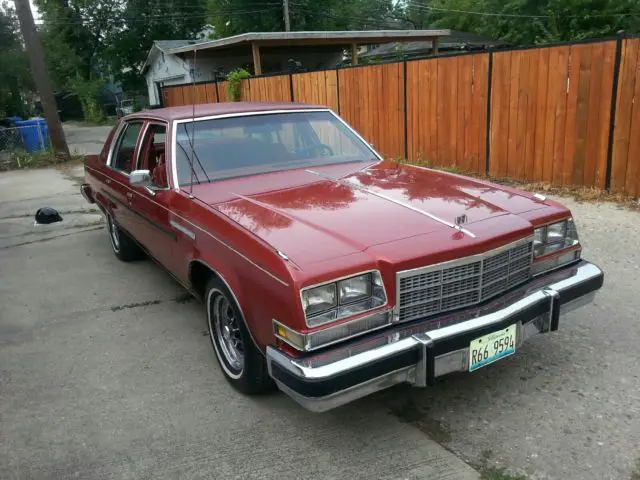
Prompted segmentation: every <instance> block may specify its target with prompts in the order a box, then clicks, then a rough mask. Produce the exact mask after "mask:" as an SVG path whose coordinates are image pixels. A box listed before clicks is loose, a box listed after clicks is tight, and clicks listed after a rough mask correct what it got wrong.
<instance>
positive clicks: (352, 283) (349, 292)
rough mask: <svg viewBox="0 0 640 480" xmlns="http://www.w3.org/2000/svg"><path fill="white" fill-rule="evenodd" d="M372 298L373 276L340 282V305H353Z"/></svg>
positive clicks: (366, 274)
mask: <svg viewBox="0 0 640 480" xmlns="http://www.w3.org/2000/svg"><path fill="white" fill-rule="evenodd" d="M370 296H371V274H370V273H365V274H364V275H360V276H358V277H353V278H347V279H346V280H342V281H340V282H338V298H339V300H340V304H341V305H343V304H346V303H353V302H357V301H358V300H363V299H365V298H367V297H370Z"/></svg>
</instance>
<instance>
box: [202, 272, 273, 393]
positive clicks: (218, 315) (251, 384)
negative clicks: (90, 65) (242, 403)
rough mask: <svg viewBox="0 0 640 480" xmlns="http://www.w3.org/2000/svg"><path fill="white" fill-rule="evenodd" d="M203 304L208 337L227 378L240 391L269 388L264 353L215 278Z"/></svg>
mask: <svg viewBox="0 0 640 480" xmlns="http://www.w3.org/2000/svg"><path fill="white" fill-rule="evenodd" d="M205 306H206V308H207V320H208V324H209V338H210V339H211V344H212V345H213V349H214V351H215V353H216V357H217V359H218V363H219V364H220V367H221V368H222V371H223V373H224V375H225V377H226V378H227V380H228V381H229V382H230V383H231V385H233V386H234V387H235V388H236V389H237V390H239V391H241V392H242V393H247V394H256V393H263V392H266V391H269V390H272V389H273V386H274V384H273V381H272V380H271V377H269V373H268V371H267V364H266V361H265V359H264V356H263V355H262V354H261V353H260V351H259V350H258V348H257V347H256V346H255V345H254V344H253V341H252V340H251V336H250V335H249V331H248V330H247V327H246V326H245V323H244V318H243V317H242V313H241V312H240V309H239V308H238V305H236V302H235V300H234V298H233V296H232V295H231V293H230V292H229V290H228V289H227V287H226V285H224V284H223V282H221V281H220V280H219V279H217V278H214V279H212V280H211V281H210V282H209V284H208V285H207V292H206V296H205Z"/></svg>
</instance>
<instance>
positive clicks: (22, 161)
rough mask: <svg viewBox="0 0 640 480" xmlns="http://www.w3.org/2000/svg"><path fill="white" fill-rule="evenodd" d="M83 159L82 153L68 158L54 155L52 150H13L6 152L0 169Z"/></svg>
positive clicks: (56, 164)
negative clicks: (30, 151)
mask: <svg viewBox="0 0 640 480" xmlns="http://www.w3.org/2000/svg"><path fill="white" fill-rule="evenodd" d="M83 161H84V156H83V155H71V157H70V158H69V159H64V158H61V157H59V156H56V155H55V154H54V153H53V152H52V151H50V150H47V151H44V152H32V153H29V152H27V151H25V150H14V151H12V152H8V153H7V154H6V159H5V161H4V162H0V170H26V169H30V168H47V167H53V166H58V165H68V164H77V163H82V162H83Z"/></svg>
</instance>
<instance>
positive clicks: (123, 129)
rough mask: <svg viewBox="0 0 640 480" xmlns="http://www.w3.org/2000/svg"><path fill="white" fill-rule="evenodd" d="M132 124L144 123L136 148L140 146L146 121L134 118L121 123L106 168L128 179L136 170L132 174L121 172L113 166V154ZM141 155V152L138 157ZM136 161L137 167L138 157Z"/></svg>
mask: <svg viewBox="0 0 640 480" xmlns="http://www.w3.org/2000/svg"><path fill="white" fill-rule="evenodd" d="M132 123H142V127H141V128H140V131H139V132H138V139H136V146H138V140H139V139H140V134H141V133H142V131H143V130H144V129H145V121H144V119H142V118H133V119H131V121H123V122H121V123H120V125H119V126H118V130H117V131H116V133H115V135H114V136H113V138H114V140H113V143H112V145H111V148H110V149H109V156H108V157H107V163H106V166H107V167H109V168H110V169H111V170H113V171H114V172H118V173H119V174H121V175H124V176H125V177H127V178H128V177H129V176H130V173H131V172H133V171H134V170H135V168H132V169H131V172H125V171H124V170H120V169H119V168H116V167H114V166H113V165H111V161H112V160H113V152H114V150H115V149H116V146H117V145H118V140H120V137H121V136H122V135H124V134H125V133H126V131H127V128H128V127H129V125H131V124H132ZM135 148H136V147H134V151H135ZM139 154H140V152H138V155H139ZM135 160H136V165H137V162H138V159H137V157H136V159H135ZM133 166H134V165H132V167H133Z"/></svg>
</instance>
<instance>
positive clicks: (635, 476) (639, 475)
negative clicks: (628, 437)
mask: <svg viewBox="0 0 640 480" xmlns="http://www.w3.org/2000/svg"><path fill="white" fill-rule="evenodd" d="M631 480H640V458H639V459H638V460H636V468H634V469H633V472H631Z"/></svg>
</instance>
